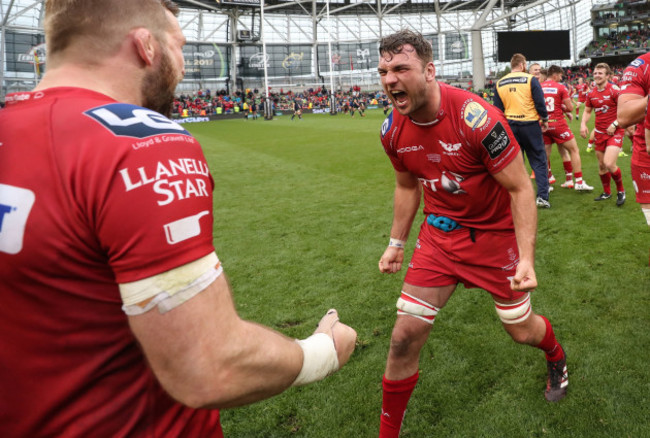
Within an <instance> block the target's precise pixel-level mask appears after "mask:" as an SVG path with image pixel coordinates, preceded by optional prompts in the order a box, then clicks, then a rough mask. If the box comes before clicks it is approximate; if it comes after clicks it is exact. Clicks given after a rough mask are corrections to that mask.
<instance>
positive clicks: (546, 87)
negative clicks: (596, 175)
mask: <svg viewBox="0 0 650 438" xmlns="http://www.w3.org/2000/svg"><path fill="white" fill-rule="evenodd" d="M547 74H548V78H547V79H546V80H545V81H544V82H542V84H541V85H542V91H544V101H545V102H546V110H547V111H548V117H549V119H548V129H547V130H546V131H545V132H544V133H543V136H544V146H545V147H546V154H547V155H549V156H550V154H551V146H553V143H557V145H558V147H560V148H562V149H564V150H566V151H568V152H569V155H570V157H571V161H568V162H567V161H563V165H564V171H565V175H567V181H565V182H564V183H563V184H562V187H565V188H574V187H575V190H579V191H590V190H593V189H594V188H593V187H591V186H590V185H588V184H587V183H586V182H584V181H583V179H582V161H581V160H580V150H579V149H578V143H576V139H575V137H574V136H573V132H571V129H570V128H569V125H568V124H567V122H566V120H565V118H564V113H565V110H566V112H568V113H569V114H572V111H573V106H572V105H573V104H572V103H571V96H570V94H569V91H568V90H567V89H566V87H565V86H564V85H562V84H561V83H560V81H561V80H562V75H563V74H564V71H563V70H562V68H560V67H558V66H557V65H552V66H550V67H549V68H548V73H547ZM563 105H564V108H562V106H563ZM570 175H572V176H573V177H575V184H574V182H573V179H569V178H571V177H570Z"/></svg>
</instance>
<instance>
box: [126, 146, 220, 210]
mask: <svg viewBox="0 0 650 438" xmlns="http://www.w3.org/2000/svg"><path fill="white" fill-rule="evenodd" d="M119 173H120V176H121V177H122V182H123V183H124V189H125V191H126V192H130V191H131V190H141V189H145V188H149V189H150V190H153V192H154V193H155V194H156V195H157V196H158V199H157V200H156V202H157V203H158V205H159V206H161V207H163V206H165V205H168V204H171V203H172V202H174V201H178V200H183V199H188V198H196V197H210V196H211V190H210V187H209V185H208V184H209V178H210V171H209V169H208V165H207V163H206V162H204V161H200V160H196V159H194V158H180V159H176V160H167V161H159V162H157V163H155V164H153V163H152V165H150V166H146V167H145V166H142V167H138V168H135V169H134V168H123V169H120V171H119Z"/></svg>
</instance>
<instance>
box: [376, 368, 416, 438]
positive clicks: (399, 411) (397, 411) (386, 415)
mask: <svg viewBox="0 0 650 438" xmlns="http://www.w3.org/2000/svg"><path fill="white" fill-rule="evenodd" d="M419 375H420V373H419V372H416V373H415V374H413V375H412V376H411V377H407V378H406V379H404V380H388V379H386V376H384V377H383V379H382V380H383V382H382V387H383V389H384V390H383V400H382V403H381V421H380V424H379V438H398V436H399V431H400V429H401V428H402V420H403V419H404V413H405V412H406V405H407V404H408V402H409V399H410V398H411V394H412V393H413V389H415V385H416V384H417V383H418V377H419Z"/></svg>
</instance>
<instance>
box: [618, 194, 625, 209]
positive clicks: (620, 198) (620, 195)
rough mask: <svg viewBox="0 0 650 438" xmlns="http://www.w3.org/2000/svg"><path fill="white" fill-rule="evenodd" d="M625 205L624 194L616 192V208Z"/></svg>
mask: <svg viewBox="0 0 650 438" xmlns="http://www.w3.org/2000/svg"><path fill="white" fill-rule="evenodd" d="M623 204H625V192H618V193H617V194H616V206H617V207H620V206H621V205H623Z"/></svg>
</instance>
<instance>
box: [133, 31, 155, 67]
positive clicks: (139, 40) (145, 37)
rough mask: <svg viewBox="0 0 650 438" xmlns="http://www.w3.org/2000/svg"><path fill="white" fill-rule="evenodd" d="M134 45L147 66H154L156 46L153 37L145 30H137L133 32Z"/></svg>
mask: <svg viewBox="0 0 650 438" xmlns="http://www.w3.org/2000/svg"><path fill="white" fill-rule="evenodd" d="M132 38H133V44H134V46H135V50H136V52H137V54H138V56H139V57H140V59H142V62H143V63H144V64H145V65H153V61H154V58H155V54H156V45H155V42H154V38H153V35H152V34H151V32H149V31H148V30H147V29H145V28H139V29H136V30H135V31H134V32H133V36H132Z"/></svg>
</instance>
